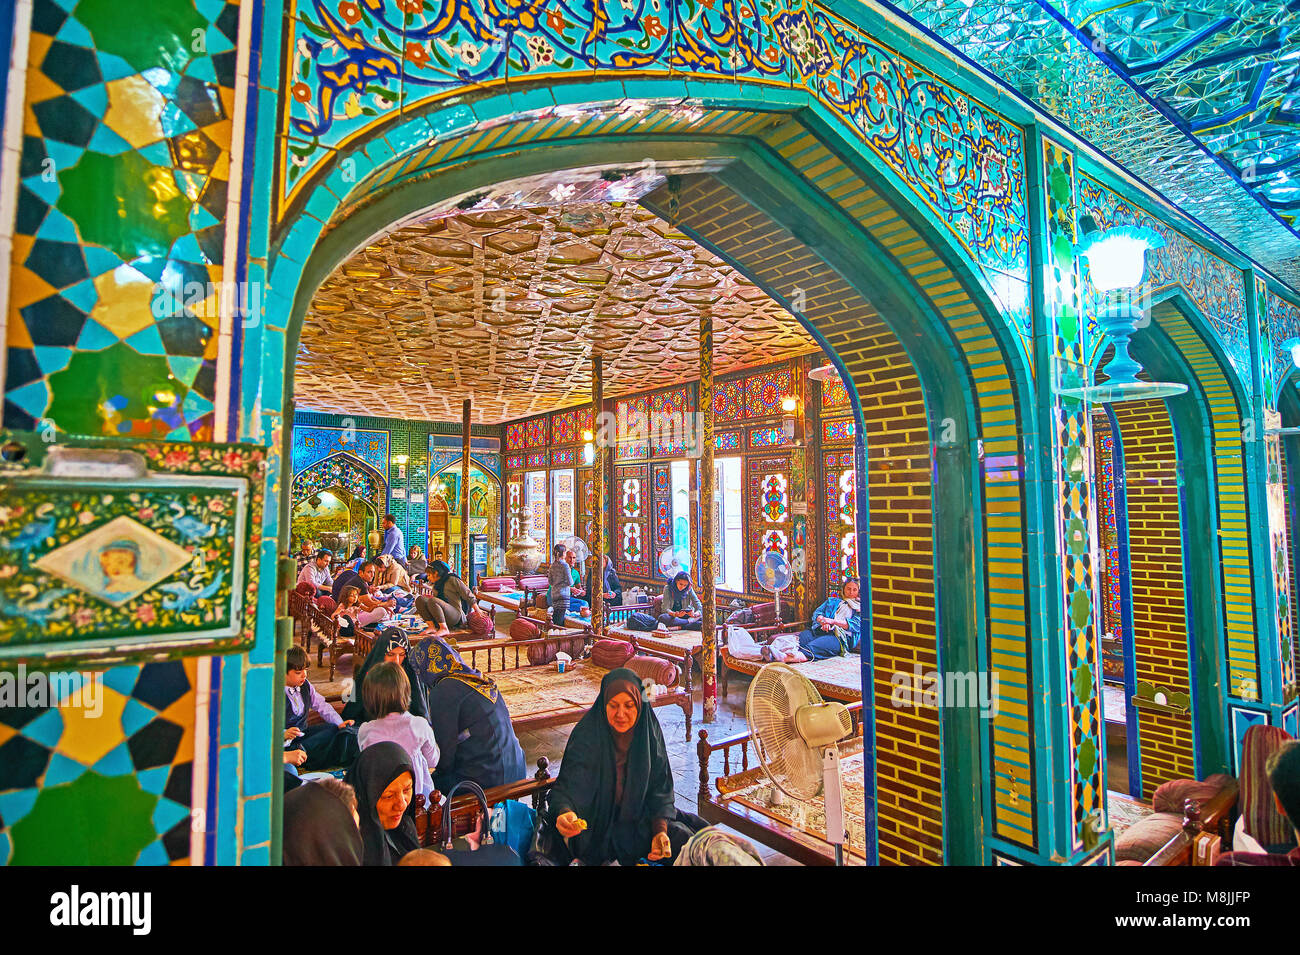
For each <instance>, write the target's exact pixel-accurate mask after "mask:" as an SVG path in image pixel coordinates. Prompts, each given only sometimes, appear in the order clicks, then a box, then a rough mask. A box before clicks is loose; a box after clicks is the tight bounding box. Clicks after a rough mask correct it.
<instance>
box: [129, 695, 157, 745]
mask: <svg viewBox="0 0 1300 955" xmlns="http://www.w3.org/2000/svg"><path fill="white" fill-rule="evenodd" d="M157 717H158V711H157V710H155V709H154V708H153V707H150V706H145V705H144V704H143V703H141V702H140V701H139V700H137V699H135V698H134V697H133V698H131V699H129V700H127V701H126V706H125V707H124V708H123V710H122V731H123V732H124V733H125V734H126V735H127V736H131V735H133V734H134V733H135V732H136V731H137V730H142V729H144V728H145V726H147V725H148V724H149V723H151V722H153V720H155V719H157Z"/></svg>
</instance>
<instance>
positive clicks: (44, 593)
mask: <svg viewBox="0 0 1300 955" xmlns="http://www.w3.org/2000/svg"><path fill="white" fill-rule="evenodd" d="M0 458H3V460H0V662H4V663H25V664H27V665H28V666H29V667H32V668H35V667H38V666H39V667H45V668H52V667H57V668H67V667H69V666H81V667H94V666H107V665H110V664H116V663H119V662H123V661H145V660H155V659H166V658H169V657H175V656H181V655H188V654H210V653H213V652H227V651H229V650H233V649H238V648H241V647H244V646H248V645H251V643H252V641H253V631H252V623H253V613H252V607H251V603H252V601H253V600H254V599H255V597H256V592H257V591H256V586H255V583H254V582H253V581H254V575H253V573H252V566H251V563H250V560H251V557H252V554H251V551H253V550H256V548H254V547H252V546H251V545H250V542H249V528H256V527H260V524H261V506H262V490H263V481H264V480H265V466H266V449H265V448H261V447H255V446H250V445H231V444H222V445H218V444H197V443H188V442H149V443H146V442H132V441H126V440H109V439H103V440H96V439H70V440H69V441H67V442H66V443H59V444H46V443H45V442H42V441H41V440H39V439H38V438H37V436H36V435H32V434H27V433H18V432H4V433H3V434H0Z"/></svg>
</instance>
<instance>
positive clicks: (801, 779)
mask: <svg viewBox="0 0 1300 955" xmlns="http://www.w3.org/2000/svg"><path fill="white" fill-rule="evenodd" d="M745 717H746V719H747V720H748V721H749V732H750V734H751V735H752V736H753V739H754V749H755V750H756V752H757V755H758V760H759V763H760V764H761V765H762V767H763V771H764V772H766V773H767V775H768V778H770V779H771V780H772V783H773V784H774V785H775V786H776V787H777V788H778V789H780V790H781V792H783V793H785V794H786V795H787V796H790V797H791V798H792V799H797V800H799V801H800V802H807V801H808V800H810V799H812V798H813V797H814V796H816V795H817V791H818V789H820V790H821V791H822V801H823V803H824V804H825V810H826V841H827V842H829V843H830V844H831V845H832V846H833V847H834V849H835V864H836V865H843V864H844V843H845V842H847V841H848V828H847V825H846V823H845V819H844V785H843V779H842V777H841V775H840V747H839V744H840V743H841V742H842V741H843V740H845V739H847V738H848V737H850V736H851V735H852V734H853V720H852V718H850V716H849V711H848V708H847V707H845V706H844V704H842V703H835V702H827V701H825V700H823V699H822V698H821V694H820V693H818V692H817V688H816V687H814V686H813V685H812V682H811V681H810V680H809V679H808V678H807V677H806V676H804V675H803V674H802V673H800V672H799V671H798V670H796V669H794V667H791V666H787V665H786V664H784V663H769V664H768V665H767V666H765V667H763V668H762V669H761V670H759V671H758V673H757V675H755V677H754V679H753V680H752V681H751V682H750V684H749V693H748V694H747V695H746V697H745Z"/></svg>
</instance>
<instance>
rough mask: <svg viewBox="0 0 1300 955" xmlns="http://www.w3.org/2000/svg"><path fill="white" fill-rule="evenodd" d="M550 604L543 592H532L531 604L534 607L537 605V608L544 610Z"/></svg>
mask: <svg viewBox="0 0 1300 955" xmlns="http://www.w3.org/2000/svg"><path fill="white" fill-rule="evenodd" d="M550 605H551V604H550V601H549V600H547V599H546V594H545V593H540V594H534V595H533V606H534V607H537V608H539V609H541V610H545V609H546V608H547V607H549V606H550Z"/></svg>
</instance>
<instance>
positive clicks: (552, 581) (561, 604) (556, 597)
mask: <svg viewBox="0 0 1300 955" xmlns="http://www.w3.org/2000/svg"><path fill="white" fill-rule="evenodd" d="M564 554H565V550H564V545H563V544H556V545H555V547H554V548H552V549H551V565H550V566H549V567H548V568H547V569H546V579H547V582H548V585H547V588H546V603H547V605H548V606H549V607H550V608H551V622H552V623H553V624H555V625H556V626H557V627H563V626H564V617H565V615H566V614H567V613H568V612H569V591H570V590H571V589H572V588H573V573H572V572H571V571H570V570H569V565H568V564H566V563H565V562H564Z"/></svg>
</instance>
